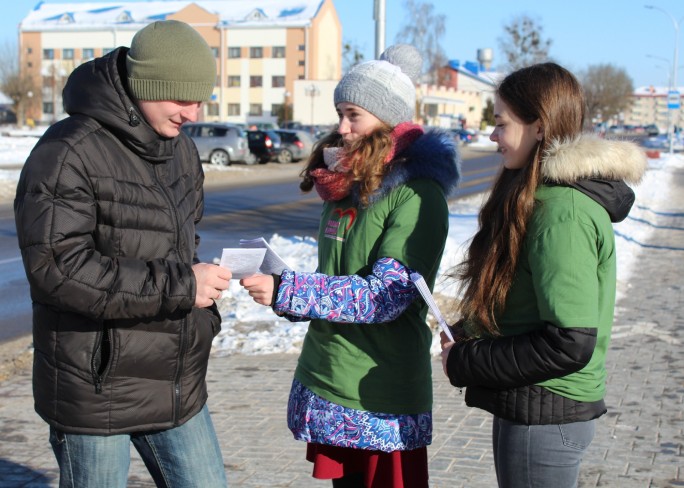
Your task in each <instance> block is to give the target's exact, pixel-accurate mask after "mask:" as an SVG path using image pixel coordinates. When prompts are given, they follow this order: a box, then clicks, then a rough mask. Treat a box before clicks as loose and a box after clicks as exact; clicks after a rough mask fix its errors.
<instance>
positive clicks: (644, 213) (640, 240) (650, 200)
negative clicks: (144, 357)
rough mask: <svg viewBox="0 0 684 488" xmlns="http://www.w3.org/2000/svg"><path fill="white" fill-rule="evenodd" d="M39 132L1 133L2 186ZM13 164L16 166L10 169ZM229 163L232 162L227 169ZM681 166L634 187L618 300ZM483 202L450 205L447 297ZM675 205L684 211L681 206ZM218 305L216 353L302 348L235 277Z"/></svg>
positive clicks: (439, 290)
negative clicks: (220, 321)
mask: <svg viewBox="0 0 684 488" xmlns="http://www.w3.org/2000/svg"><path fill="white" fill-rule="evenodd" d="M5 134H6V133H5ZM37 135H39V134H37ZM37 135H34V134H30V133H28V134H27V133H22V134H16V133H13V134H12V135H11V136H8V135H2V136H0V188H2V187H7V188H9V190H11V191H13V189H14V188H16V182H17V179H18V177H19V169H17V166H18V165H20V164H21V163H23V161H24V160H25V159H26V157H27V156H28V153H29V152H30V150H31V148H32V147H33V145H34V144H35V142H36V141H37ZM473 146H482V147H486V146H490V147H491V143H490V142H489V141H488V139H487V137H486V136H484V137H483V136H481V137H480V140H479V141H478V142H477V143H474V144H473ZM8 165H9V166H10V167H11V168H12V169H7V168H6V167H7V166H8ZM3 166H5V168H3ZM230 168H233V167H232V166H231V167H229V168H227V169H226V170H229V169H230ZM681 168H684V155H668V154H663V155H662V156H661V157H660V158H659V159H649V169H648V171H647V172H646V175H645V177H644V179H643V181H642V182H641V183H640V184H639V185H637V186H635V187H634V191H635V193H636V202H635V205H634V207H633V208H632V211H631V213H630V215H629V217H628V218H627V219H626V220H624V221H623V222H620V223H618V224H615V225H614V228H615V235H616V242H617V260H618V299H619V298H620V297H623V296H625V294H627V293H629V291H630V289H631V286H632V277H633V276H634V277H636V273H637V271H636V269H635V263H637V262H638V260H639V255H640V253H642V252H653V251H650V250H648V249H646V250H645V249H644V246H643V244H645V243H646V241H647V240H648V237H649V235H650V234H651V230H652V228H653V225H654V223H655V221H656V218H657V213H658V212H667V211H673V210H675V209H672V208H669V207H668V202H669V198H668V196H669V192H670V191H672V190H671V188H670V182H671V179H672V172H673V170H675V169H681ZM237 169H240V170H242V171H244V170H245V168H237ZM237 169H235V170H237ZM482 201H483V195H477V196H472V197H469V198H466V199H462V200H458V201H456V202H453V203H452V204H451V205H450V207H449V210H450V217H449V225H450V230H449V235H448V238H447V242H446V249H445V252H444V257H443V259H442V263H441V266H440V277H439V278H438V279H437V283H436V285H435V294H440V295H444V296H446V297H447V298H448V297H455V296H456V286H455V285H456V283H454V281H453V280H451V279H449V278H448V273H449V270H450V269H452V268H453V267H454V266H455V265H456V264H457V263H458V262H459V261H460V260H461V258H462V256H463V251H464V249H465V246H466V245H467V243H468V240H469V239H470V238H471V237H472V235H473V234H474V232H475V230H476V228H477V213H478V210H479V208H480V205H481V204H482ZM676 210H677V211H679V212H681V209H676ZM263 237H264V238H265V239H266V240H267V241H269V244H270V245H271V247H272V248H273V249H274V250H275V251H276V252H277V253H278V254H279V255H280V256H281V257H282V258H283V260H284V261H285V262H286V263H288V264H289V265H290V267H292V269H297V270H301V271H315V270H316V263H317V257H316V252H317V242H316V240H315V239H312V238H308V237H300V236H289V235H278V234H275V235H272V236H263ZM656 245H657V243H656ZM218 305H219V309H220V311H221V314H222V316H223V319H224V320H223V324H222V329H223V330H222V331H221V332H220V334H219V335H218V336H217V337H216V339H215V340H214V351H215V353H216V354H219V355H226V354H233V353H238V352H239V353H243V354H268V353H276V352H284V353H297V352H299V350H300V347H301V344H302V341H303V339H304V335H305V333H306V328H307V322H295V323H291V322H289V321H287V320H284V319H282V318H279V317H277V316H276V315H275V314H274V313H273V312H272V311H271V309H270V308H266V307H262V306H260V305H257V304H256V303H254V302H253V301H252V299H251V298H250V297H249V295H248V294H247V293H246V292H245V291H244V290H243V289H242V288H241V287H240V285H239V284H238V282H237V281H236V280H233V281H231V285H230V288H229V289H228V290H227V291H226V292H225V293H224V296H223V298H221V299H220V300H219V301H218ZM443 312H448V311H447V310H443ZM432 349H433V352H434V353H435V354H436V353H438V351H439V345H438V334H437V333H435V339H434V341H433V348H432Z"/></svg>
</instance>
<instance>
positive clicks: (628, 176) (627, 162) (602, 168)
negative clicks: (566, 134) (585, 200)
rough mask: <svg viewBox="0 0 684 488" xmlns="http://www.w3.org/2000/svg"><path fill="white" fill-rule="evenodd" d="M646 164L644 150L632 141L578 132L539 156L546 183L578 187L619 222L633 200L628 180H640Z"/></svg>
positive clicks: (627, 212)
mask: <svg viewBox="0 0 684 488" xmlns="http://www.w3.org/2000/svg"><path fill="white" fill-rule="evenodd" d="M646 164H647V160H646V153H645V152H644V151H643V150H642V149H641V148H640V147H639V146H637V145H636V144H634V143H632V142H625V141H607V140H604V139H600V138H598V137H596V136H593V135H581V136H578V137H576V138H573V139H568V140H565V141H554V142H552V143H551V145H550V147H549V148H548V150H547V151H546V153H545V154H544V158H543V160H542V175H543V177H544V181H545V183H546V184H551V185H563V186H570V187H572V188H575V189H577V190H579V191H581V192H582V193H584V194H585V195H587V196H588V197H590V198H591V199H592V200H594V201H595V202H597V203H598V204H599V205H601V206H602V207H603V208H604V209H605V210H606V212H608V214H609V215H610V219H611V221H612V222H621V221H622V220H624V219H625V218H626V217H627V215H628V214H629V211H630V210H631V208H632V205H633V204H634V192H633V191H632V189H631V188H630V187H629V186H627V183H632V184H634V183H638V182H639V181H641V178H642V177H643V175H644V172H645V171H646Z"/></svg>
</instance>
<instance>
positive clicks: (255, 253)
mask: <svg viewBox="0 0 684 488" xmlns="http://www.w3.org/2000/svg"><path fill="white" fill-rule="evenodd" d="M264 254H266V249H264V248H261V249H245V248H230V249H229V248H224V249H223V254H221V266H222V267H224V268H227V269H229V270H230V272H231V273H233V279H234V280H240V279H242V278H246V277H247V276H252V275H253V274H257V273H258V272H259V267H260V266H261V263H262V262H263V260H264Z"/></svg>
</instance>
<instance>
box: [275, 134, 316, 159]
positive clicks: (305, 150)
mask: <svg viewBox="0 0 684 488" xmlns="http://www.w3.org/2000/svg"><path fill="white" fill-rule="evenodd" d="M276 132H277V133H278V135H279V136H280V139H281V141H282V145H281V147H280V152H279V153H278V156H277V161H278V162H279V163H292V162H295V161H300V160H302V159H305V158H308V157H309V156H310V155H311V150H312V148H313V145H314V142H315V140H314V138H313V137H312V136H311V134H309V133H308V132H306V131H304V130H285V129H278V130H276Z"/></svg>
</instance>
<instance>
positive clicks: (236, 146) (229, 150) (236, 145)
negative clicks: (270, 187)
mask: <svg viewBox="0 0 684 488" xmlns="http://www.w3.org/2000/svg"><path fill="white" fill-rule="evenodd" d="M181 129H182V130H183V132H185V133H186V134H187V135H189V136H190V138H191V139H192V140H193V142H194V143H195V146H197V152H198V153H199V157H200V160H201V161H203V162H204V161H207V162H209V163H211V164H217V165H223V166H229V165H230V164H231V163H245V164H254V163H255V162H256V158H255V157H254V155H253V154H252V153H251V152H250V151H249V144H248V143H247V136H246V134H245V132H244V131H243V130H242V129H241V128H240V127H238V126H236V125H233V124H224V123H220V122H191V123H187V124H183V126H182V127H181Z"/></svg>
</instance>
